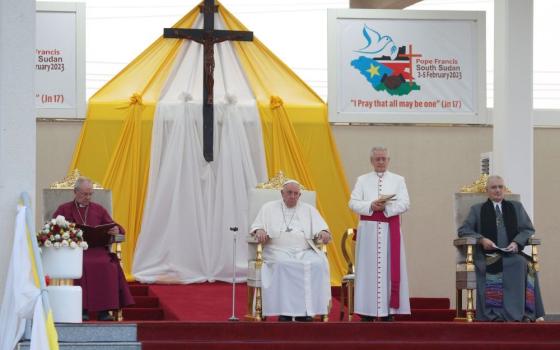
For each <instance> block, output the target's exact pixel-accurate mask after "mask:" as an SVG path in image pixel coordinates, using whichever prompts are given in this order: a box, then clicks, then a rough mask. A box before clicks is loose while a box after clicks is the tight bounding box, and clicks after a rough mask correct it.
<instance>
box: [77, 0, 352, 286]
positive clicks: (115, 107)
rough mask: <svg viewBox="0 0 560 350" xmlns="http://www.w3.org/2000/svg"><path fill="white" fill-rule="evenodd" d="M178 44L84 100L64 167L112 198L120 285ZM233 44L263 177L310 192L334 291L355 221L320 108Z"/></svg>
mask: <svg viewBox="0 0 560 350" xmlns="http://www.w3.org/2000/svg"><path fill="white" fill-rule="evenodd" d="M219 11H220V14H221V15H222V17H223V18H224V20H225V22H226V25H227V26H228V28H229V29H232V30H246V29H245V27H244V26H243V25H242V24H241V23H240V22H239V21H238V20H237V19H236V18H234V17H233V16H232V15H231V14H230V13H229V12H228V11H227V10H226V9H225V8H224V7H223V6H221V5H220V7H219ZM198 13H199V8H198V6H197V7H195V8H194V9H193V10H191V11H190V12H189V13H188V14H187V15H186V16H185V17H183V18H182V19H181V20H180V21H179V22H177V23H176V24H175V26H174V27H178V28H190V27H192V24H193V23H194V21H195V19H196V17H197V15H198ZM180 45H181V40H179V39H163V38H162V37H160V38H159V39H157V40H156V41H155V42H154V43H153V44H152V45H151V46H150V47H148V48H147V49H146V50H145V51H144V52H143V53H142V54H141V55H140V56H138V57H137V58H136V59H135V60H134V61H132V62H131V63H130V64H129V65H128V66H127V67H125V68H124V69H123V70H122V71H121V72H120V73H119V74H118V75H117V76H115V77H114V78H113V79H112V80H111V81H109V82H108V83H107V84H106V85H105V86H103V87H102V88H101V89H100V90H99V91H98V92H97V93H96V94H95V95H94V96H92V97H91V98H90V100H89V105H88V114H87V119H86V121H85V123H84V126H83V127H82V132H81V135H80V138H79V140H78V143H77V145H76V148H75V151H74V157H73V160H72V164H71V166H70V169H75V168H78V169H80V171H81V172H82V174H84V175H86V176H89V177H91V178H92V179H94V180H96V181H98V182H100V183H101V184H102V185H103V187H105V188H109V189H111V190H112V191H113V208H114V209H113V215H114V218H115V220H116V221H118V222H119V223H121V224H122V225H123V226H124V227H125V228H126V230H127V241H126V242H125V243H124V244H123V255H122V256H123V265H124V270H125V273H126V275H127V278H131V277H132V276H131V275H130V271H131V267H132V258H133V256H134V248H135V245H136V241H137V238H138V234H139V232H140V225H141V222H142V211H143V208H144V200H145V197H146V190H147V183H148V174H149V162H150V146H151V131H152V122H153V117H154V113H155V108H156V103H157V100H158V98H159V96H160V93H161V90H162V88H163V86H164V83H165V81H166V80H167V78H168V76H169V73H170V71H171V69H172V67H173V64H174V62H175V58H176V56H177V53H178V51H179V47H180ZM235 45H236V49H237V52H238V54H239V59H240V61H241V63H242V65H243V67H244V70H245V74H246V76H247V78H248V80H249V83H250V85H251V88H252V90H253V93H254V94H255V97H256V99H257V104H258V108H259V112H260V115H261V121H262V127H263V139H264V144H265V145H264V146H265V153H266V158H267V168H268V173H269V174H270V175H273V174H275V173H276V172H277V171H279V170H283V171H284V172H285V174H286V175H287V176H289V177H292V178H296V179H298V180H299V181H301V182H302V183H303V184H304V185H305V186H306V187H308V188H310V189H314V190H316V191H317V197H318V208H319V210H320V211H321V213H322V214H323V216H324V217H325V219H326V220H327V222H328V224H329V227H330V229H331V231H332V233H333V235H334V238H335V242H334V243H333V244H331V245H330V246H329V261H330V266H331V281H332V283H333V284H339V283H340V277H341V276H342V274H343V273H344V272H345V270H344V269H345V264H344V262H343V258H342V254H341V253H340V239H341V236H342V232H343V231H344V230H345V229H346V228H347V227H351V226H354V225H355V219H354V217H353V216H352V214H351V213H350V211H349V210H348V206H347V202H348V198H349V190H348V186H347V182H346V179H345V176H344V172H343V170H342V167H341V164H340V160H339V155H338V151H337V149H336V145H335V143H334V140H333V137H332V133H331V130H330V126H329V124H328V120H327V109H326V105H325V103H324V102H323V101H322V100H321V99H320V97H318V96H317V95H316V94H315V93H314V92H313V91H312V90H311V89H310V88H309V87H308V86H307V85H306V84H305V83H304V82H303V81H302V80H301V79H299V78H298V77H297V76H296V75H295V74H294V73H293V72H292V71H291V70H290V69H289V68H288V67H287V66H286V65H284V64H283V63H282V62H281V61H280V60H279V59H278V58H277V57H276V56H275V55H274V54H272V53H271V52H270V51H269V50H268V49H267V48H266V47H265V46H264V45H263V44H262V43H261V42H260V41H258V40H256V39H255V40H254V41H253V42H247V43H236V44H235Z"/></svg>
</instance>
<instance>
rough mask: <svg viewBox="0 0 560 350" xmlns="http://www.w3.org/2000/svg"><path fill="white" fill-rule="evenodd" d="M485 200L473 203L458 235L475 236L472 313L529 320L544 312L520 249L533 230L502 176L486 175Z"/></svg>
mask: <svg viewBox="0 0 560 350" xmlns="http://www.w3.org/2000/svg"><path fill="white" fill-rule="evenodd" d="M486 192H487V194H488V200H487V201H486V202H484V203H479V204H475V205H473V206H472V207H471V210H470V212H469V215H468V217H467V219H466V220H465V222H464V223H463V225H462V226H461V227H460V228H459V230H458V231H459V236H460V237H464V236H471V237H476V238H478V239H479V240H478V242H479V248H482V249H476V251H475V256H474V259H475V261H474V263H475V266H476V284H477V286H476V287H477V288H476V319H477V320H479V321H524V322H531V321H535V320H536V319H538V318H541V317H543V316H544V307H543V303H542V299H541V293H540V288H539V280H538V276H537V273H536V271H534V270H533V269H532V267H531V264H530V261H529V257H527V256H525V254H524V253H523V252H522V250H523V247H524V246H525V245H526V244H527V240H528V239H529V238H530V237H531V236H532V235H533V234H534V233H535V229H534V228H533V224H532V223H531V219H530V218H529V216H528V215H527V212H525V209H524V208H523V205H522V204H521V203H519V202H517V201H506V200H505V199H504V180H503V179H502V178H501V177H499V176H490V177H489V178H488V183H487V185H486Z"/></svg>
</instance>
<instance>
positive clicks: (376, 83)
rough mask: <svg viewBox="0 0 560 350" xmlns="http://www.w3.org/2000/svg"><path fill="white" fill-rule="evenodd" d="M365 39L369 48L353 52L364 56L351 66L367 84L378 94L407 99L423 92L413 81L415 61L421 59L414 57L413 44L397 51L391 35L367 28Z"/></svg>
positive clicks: (366, 46)
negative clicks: (416, 92)
mask: <svg viewBox="0 0 560 350" xmlns="http://www.w3.org/2000/svg"><path fill="white" fill-rule="evenodd" d="M361 34H362V36H363V37H364V39H365V41H366V45H365V46H364V47H362V48H361V49H359V50H354V52H356V53H359V54H361V55H360V56H359V57H357V58H356V59H353V60H352V61H351V62H350V64H351V66H352V67H354V68H355V69H356V70H358V71H359V72H360V74H361V75H362V76H363V77H364V78H365V79H366V80H367V82H368V83H369V84H370V85H371V86H372V87H373V88H374V89H375V90H376V91H386V92H387V93H388V94H389V95H398V96H402V95H408V94H409V93H410V92H411V91H414V90H420V86H419V85H418V84H416V82H415V81H414V73H413V65H412V58H416V57H422V55H420V54H418V53H412V44H409V45H408V52H407V47H406V46H401V47H397V45H396V44H395V42H394V41H393V38H391V37H390V36H389V35H381V33H379V32H378V31H376V30H375V29H373V28H371V27H369V26H367V25H366V24H364V27H363V29H362V33H361Z"/></svg>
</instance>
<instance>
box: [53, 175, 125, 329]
mask: <svg viewBox="0 0 560 350" xmlns="http://www.w3.org/2000/svg"><path fill="white" fill-rule="evenodd" d="M79 177H80V172H79V171H78V170H77V169H76V170H74V171H73V172H72V173H71V174H70V175H68V176H67V177H66V178H65V179H63V180H62V181H60V182H57V183H54V184H52V185H51V186H50V188H45V189H43V203H42V219H43V223H44V222H46V221H47V220H50V219H51V218H52V215H53V213H54V212H55V211H56V209H57V208H58V206H59V205H61V204H63V203H66V202H70V201H72V200H73V199H74V184H75V183H76V180H77V179H78V178H79ZM93 191H94V194H93V198H92V199H93V201H95V202H96V203H98V204H100V205H102V206H103V207H104V208H105V209H106V210H107V211H108V212H109V214H110V215H111V216H113V197H112V192H111V190H107V189H104V188H101V187H100V186H99V185H97V184H94V188H93ZM122 242H124V235H121V234H118V235H116V236H115V238H114V241H113V244H111V251H112V252H113V253H115V254H116V255H117V257H118V258H119V261H120V260H121V243H122ZM121 265H122V262H121ZM114 314H116V319H117V320H118V321H122V319H123V317H122V310H115V311H114Z"/></svg>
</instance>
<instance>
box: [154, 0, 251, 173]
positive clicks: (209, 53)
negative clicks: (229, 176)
mask: <svg viewBox="0 0 560 350" xmlns="http://www.w3.org/2000/svg"><path fill="white" fill-rule="evenodd" d="M200 9H201V12H202V13H203V14H204V29H182V28H164V29H163V37H164V38H174V39H189V40H193V41H196V42H197V43H199V44H202V45H204V56H203V57H204V60H203V62H204V72H203V74H204V79H203V101H202V117H203V123H202V137H203V149H204V151H203V153H204V159H206V161H207V162H211V161H212V160H214V150H213V144H214V66H215V63H214V44H216V43H220V42H222V41H226V40H236V41H252V40H253V32H243V31H234V30H215V29H214V12H217V10H218V7H217V6H216V5H215V4H214V0H204V4H201V5H200Z"/></svg>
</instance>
